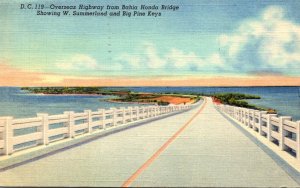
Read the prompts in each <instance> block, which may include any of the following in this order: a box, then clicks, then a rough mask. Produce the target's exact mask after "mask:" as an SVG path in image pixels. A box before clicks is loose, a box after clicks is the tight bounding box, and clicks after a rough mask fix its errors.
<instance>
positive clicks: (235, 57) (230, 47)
mask: <svg viewBox="0 0 300 188" xmlns="http://www.w3.org/2000/svg"><path fill="white" fill-rule="evenodd" d="M218 41H219V44H220V49H219V51H216V52H214V53H212V54H210V55H208V56H207V57H200V56H198V55H197V52H193V51H190V52H186V51H183V50H180V49H178V48H172V49H170V50H168V51H165V52H164V53H158V50H157V49H156V46H155V45H154V44H152V43H149V42H148V43H146V44H144V45H142V46H141V47H140V48H139V49H141V50H140V51H138V53H136V54H135V55H129V54H122V55H121V56H120V57H119V60H120V59H122V61H125V62H127V63H126V66H128V67H129V68H130V67H131V68H133V69H135V70H142V71H145V70H146V69H147V71H151V70H163V71H165V72H171V71H178V72H180V71H183V70H186V71H206V72H209V71H210V72H213V73H216V72H218V73H219V72H221V71H222V72H224V73H225V72H235V73H236V72H239V73H250V72H253V73H255V72H270V73H272V72H274V73H275V72H276V73H284V74H290V73H291V72H292V73H293V74H295V73H296V74H298V75H299V68H300V25H299V24H297V23H294V22H292V21H290V20H288V19H287V18H286V17H285V11H284V10H283V9H282V8H281V7H279V6H270V7H268V8H266V9H265V10H264V11H263V12H262V13H261V14H260V15H258V17H256V18H254V19H247V20H244V21H243V22H241V24H240V25H239V27H238V28H237V29H236V30H235V31H234V32H232V33H229V34H222V35H220V36H219V38H218ZM297 71H298V72H297Z"/></svg>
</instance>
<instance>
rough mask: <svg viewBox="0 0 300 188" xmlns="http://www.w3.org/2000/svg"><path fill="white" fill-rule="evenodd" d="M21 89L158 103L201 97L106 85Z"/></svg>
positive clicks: (187, 100) (198, 98) (176, 102)
mask: <svg viewBox="0 0 300 188" xmlns="http://www.w3.org/2000/svg"><path fill="white" fill-rule="evenodd" d="M21 90H25V91H28V92H30V93H34V94H44V95H112V96H116V98H113V99H107V101H109V102H118V103H123V102H124V103H143V104H157V105H169V104H190V103H195V102H197V101H198V100H200V98H201V97H200V96H198V95H187V94H168V93H143V92H132V91H130V90H127V89H111V88H105V87H22V88H21Z"/></svg>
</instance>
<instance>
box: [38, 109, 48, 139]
mask: <svg viewBox="0 0 300 188" xmlns="http://www.w3.org/2000/svg"><path fill="white" fill-rule="evenodd" d="M36 115H37V117H41V118H42V124H41V132H42V141H41V144H43V145H48V144H49V137H48V130H49V122H48V116H49V115H48V114H46V113H38V114H36Z"/></svg>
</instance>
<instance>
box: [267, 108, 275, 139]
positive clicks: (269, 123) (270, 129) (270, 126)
mask: <svg viewBox="0 0 300 188" xmlns="http://www.w3.org/2000/svg"><path fill="white" fill-rule="evenodd" d="M275 116H277V114H268V115H267V127H268V135H267V137H268V140H269V141H270V142H272V140H273V139H272V136H271V133H272V123H271V118H272V117H275Z"/></svg>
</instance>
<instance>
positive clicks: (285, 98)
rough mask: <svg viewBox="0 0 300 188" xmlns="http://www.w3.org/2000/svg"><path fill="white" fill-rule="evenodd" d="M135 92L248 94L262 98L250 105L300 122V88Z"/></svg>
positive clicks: (231, 88)
mask: <svg viewBox="0 0 300 188" xmlns="http://www.w3.org/2000/svg"><path fill="white" fill-rule="evenodd" d="M129 89H131V90H134V91H143V92H180V93H188V92H198V93H207V94H214V93H220V92H236V93H247V94H255V95H259V96H261V99H258V100H249V102H250V103H252V104H255V105H258V106H261V107H266V108H274V109H276V110H277V111H278V114H280V115H288V116H292V117H293V119H294V120H300V96H299V95H300V93H299V92H300V91H299V89H300V87H132V88H129Z"/></svg>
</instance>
